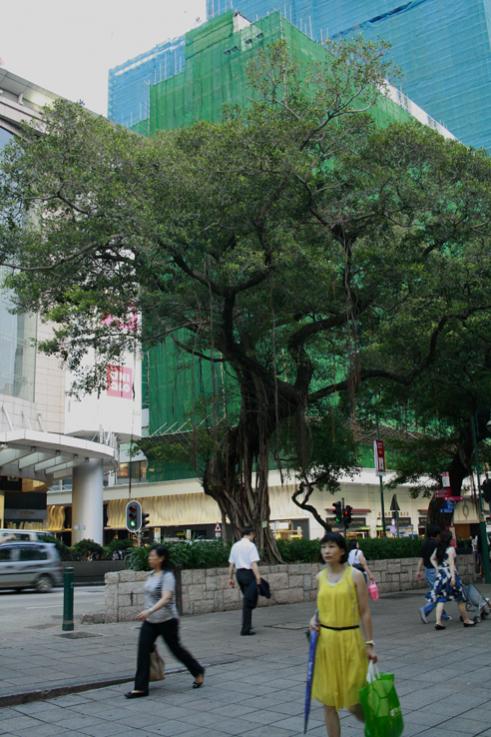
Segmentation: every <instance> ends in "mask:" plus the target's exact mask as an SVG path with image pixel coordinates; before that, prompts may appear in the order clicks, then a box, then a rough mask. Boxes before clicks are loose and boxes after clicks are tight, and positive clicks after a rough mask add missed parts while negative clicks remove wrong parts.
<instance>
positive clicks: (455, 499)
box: [435, 488, 464, 502]
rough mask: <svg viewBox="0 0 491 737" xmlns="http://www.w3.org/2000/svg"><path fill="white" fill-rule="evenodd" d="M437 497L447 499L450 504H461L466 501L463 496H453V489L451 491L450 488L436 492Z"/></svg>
mask: <svg viewBox="0 0 491 737" xmlns="http://www.w3.org/2000/svg"><path fill="white" fill-rule="evenodd" d="M435 496H436V497H437V498H438V499H447V500H448V501H450V502H461V501H463V499H464V497H463V496H454V495H453V494H452V489H450V488H447V489H437V491H435Z"/></svg>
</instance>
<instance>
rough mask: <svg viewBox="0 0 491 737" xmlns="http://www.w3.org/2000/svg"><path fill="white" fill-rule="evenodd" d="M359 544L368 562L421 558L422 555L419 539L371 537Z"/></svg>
mask: <svg viewBox="0 0 491 737" xmlns="http://www.w3.org/2000/svg"><path fill="white" fill-rule="evenodd" d="M359 543H360V548H361V549H362V550H363V552H364V554H365V557H366V558H367V559H368V560H386V559H387V558H419V557H420V555H421V540H420V539H419V538H417V537H416V538H414V537H400V538H391V537H386V538H383V537H374V538H370V537H369V538H366V539H363V540H360V541H359Z"/></svg>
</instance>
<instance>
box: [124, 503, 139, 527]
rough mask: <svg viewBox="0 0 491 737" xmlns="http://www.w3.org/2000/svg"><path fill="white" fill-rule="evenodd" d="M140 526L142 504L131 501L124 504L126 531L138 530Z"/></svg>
mask: <svg viewBox="0 0 491 737" xmlns="http://www.w3.org/2000/svg"><path fill="white" fill-rule="evenodd" d="M141 526H142V505H141V504H140V502H136V501H132V502H128V504H127V505H126V529H127V530H128V532H139V531H140V530H141Z"/></svg>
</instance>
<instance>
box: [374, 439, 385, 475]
mask: <svg viewBox="0 0 491 737" xmlns="http://www.w3.org/2000/svg"><path fill="white" fill-rule="evenodd" d="M373 462H374V466H375V473H377V474H378V475H379V476H382V475H383V474H384V473H385V446H384V441H383V440H374V441H373Z"/></svg>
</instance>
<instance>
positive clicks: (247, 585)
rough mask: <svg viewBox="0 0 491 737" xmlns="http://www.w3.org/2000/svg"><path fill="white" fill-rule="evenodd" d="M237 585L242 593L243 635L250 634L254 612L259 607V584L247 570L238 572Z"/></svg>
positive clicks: (242, 569)
mask: <svg viewBox="0 0 491 737" xmlns="http://www.w3.org/2000/svg"><path fill="white" fill-rule="evenodd" d="M236 576H237V583H238V584H239V588H240V590H241V591H242V596H243V597H244V600H243V602H242V630H241V632H242V634H244V633H245V632H249V630H250V629H251V627H252V610H253V609H255V608H256V606H257V584H256V577H255V575H254V573H253V572H252V571H250V570H248V569H247V568H239V570H238V571H237V574H236Z"/></svg>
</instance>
